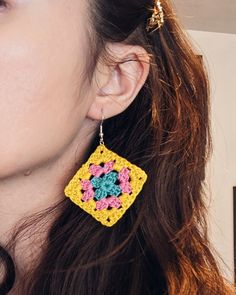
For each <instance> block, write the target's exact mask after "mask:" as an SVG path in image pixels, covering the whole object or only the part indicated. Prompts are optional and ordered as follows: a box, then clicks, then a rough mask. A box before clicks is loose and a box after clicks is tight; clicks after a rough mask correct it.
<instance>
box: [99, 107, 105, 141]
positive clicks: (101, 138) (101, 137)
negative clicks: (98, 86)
mask: <svg viewBox="0 0 236 295" xmlns="http://www.w3.org/2000/svg"><path fill="white" fill-rule="evenodd" d="M101 113H102V119H101V122H100V132H99V136H100V144H103V145H104V139H103V136H104V133H103V122H104V118H105V117H104V114H103V109H102V110H101Z"/></svg>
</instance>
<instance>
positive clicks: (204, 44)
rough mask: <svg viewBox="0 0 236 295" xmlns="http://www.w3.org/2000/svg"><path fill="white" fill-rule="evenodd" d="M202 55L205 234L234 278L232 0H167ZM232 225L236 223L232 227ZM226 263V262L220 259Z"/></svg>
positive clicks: (235, 13)
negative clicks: (208, 145) (206, 109)
mask: <svg viewBox="0 0 236 295" xmlns="http://www.w3.org/2000/svg"><path fill="white" fill-rule="evenodd" d="M172 2H173V5H174V7H175V10H176V13H177V15H178V17H179V18H180V21H181V23H182V25H183V26H184V27H185V29H186V34H187V35H188V36H189V37H190V38H191V40H192V42H193V43H194V45H195V47H197V50H198V53H199V54H200V55H202V56H203V61H204V62H205V64H206V66H207V68H208V73H209V76H210V83H211V125H212V126H211V128H212V136H213V148H214V150H213V155H212V158H211V160H210V162H209V164H208V167H207V191H208V195H209V198H211V202H210V204H209V226H210V233H209V234H210V239H211V241H212V243H213V245H214V247H215V249H216V250H217V251H218V252H219V254H220V255H221V257H222V258H223V260H224V263H223V262H222V261H219V263H220V265H221V267H222V271H223V272H224V273H225V275H226V276H227V277H228V278H229V279H230V280H232V281H233V280H234V222H233V221H234V216H233V186H236V89H235V88H236V0H224V1H220V0H198V1H194V0H186V1H183V0H172ZM235 230H236V229H235ZM225 264H226V265H225Z"/></svg>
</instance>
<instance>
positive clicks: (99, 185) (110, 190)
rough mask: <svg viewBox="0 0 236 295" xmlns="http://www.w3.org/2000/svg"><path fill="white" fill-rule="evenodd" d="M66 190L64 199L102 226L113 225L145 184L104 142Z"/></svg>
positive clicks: (142, 174)
mask: <svg viewBox="0 0 236 295" xmlns="http://www.w3.org/2000/svg"><path fill="white" fill-rule="evenodd" d="M103 120H104V116H103V115H102V121H101V124H100V133H99V135H100V145H98V146H97V148H96V150H95V151H94V152H93V153H92V154H91V155H90V157H89V159H88V160H87V162H86V163H84V164H83V165H82V167H81V168H80V169H79V170H78V171H77V172H76V174H75V175H74V176H73V178H72V179H71V180H70V181H69V183H68V184H67V186H66V187H65V190H64V192H65V195H66V196H67V197H69V198H70V199H71V201H72V202H74V203H75V204H76V205H78V206H79V207H80V208H82V209H83V210H84V211H86V212H87V213H89V214H90V215H92V216H93V217H94V218H95V219H96V220H97V221H99V222H101V223H102V224H103V225H105V226H112V225H114V224H115V223H116V222H117V221H118V220H119V219H120V218H121V217H122V216H123V214H124V213H125V211H126V210H127V209H128V208H129V207H130V206H131V205H132V203H133V202H134V200H135V199H136V197H137V195H138V194H139V192H140V191H141V189H142V187H143V185H144V183H145V182H146V180H147V174H146V173H145V171H143V170H142V169H141V168H140V167H138V166H136V165H134V164H132V163H130V162H129V161H128V160H127V159H125V158H122V157H121V156H119V155H117V154H116V153H114V152H113V151H111V150H109V149H108V148H107V147H106V146H105V144H104V140H103V135H104V134H103V126H102V123H103Z"/></svg>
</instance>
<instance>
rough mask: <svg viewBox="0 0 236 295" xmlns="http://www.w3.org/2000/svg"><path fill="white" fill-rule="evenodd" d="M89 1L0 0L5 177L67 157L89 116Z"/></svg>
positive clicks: (1, 173)
mask: <svg viewBox="0 0 236 295" xmlns="http://www.w3.org/2000/svg"><path fill="white" fill-rule="evenodd" d="M86 2H87V1H82V0H7V3H8V8H4V6H3V4H2V3H3V1H1V0H0V112H1V115H0V161H1V164H0V178H2V179H3V178H5V177H7V176H10V175H13V174H17V173H19V172H22V171H24V170H26V169H30V168H32V167H35V166H38V165H41V164H42V163H43V162H47V161H49V160H50V159H52V158H54V157H56V156H57V155H59V154H60V153H61V152H62V151H63V149H64V148H65V147H66V146H67V145H69V143H70V142H71V141H72V139H73V138H74V136H75V134H76V132H77V131H78V129H79V128H80V126H81V125H82V122H83V121H84V118H85V116H86V111H87V109H88V102H87V101H88V100H89V97H90V95H92V94H91V92H90V88H87V89H85V85H86V83H84V80H82V73H83V70H84V69H85V62H86V57H85V54H86V53H87V52H88V49H89V44H88V37H87V34H86V27H85V25H86V24H87V22H88V21H87V19H86V17H87V13H86V7H85V4H86ZM82 90H83V91H82Z"/></svg>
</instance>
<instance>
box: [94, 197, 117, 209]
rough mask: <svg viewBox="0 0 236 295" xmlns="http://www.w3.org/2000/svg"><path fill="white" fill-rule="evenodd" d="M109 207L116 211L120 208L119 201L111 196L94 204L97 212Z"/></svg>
mask: <svg viewBox="0 0 236 295" xmlns="http://www.w3.org/2000/svg"><path fill="white" fill-rule="evenodd" d="M109 206H110V207H113V208H117V209H118V208H119V207H120V206H121V200H120V199H119V198H117V197H115V196H111V197H109V198H104V199H102V200H100V201H97V202H96V209H97V210H103V209H107V208H108V207H109Z"/></svg>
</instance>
